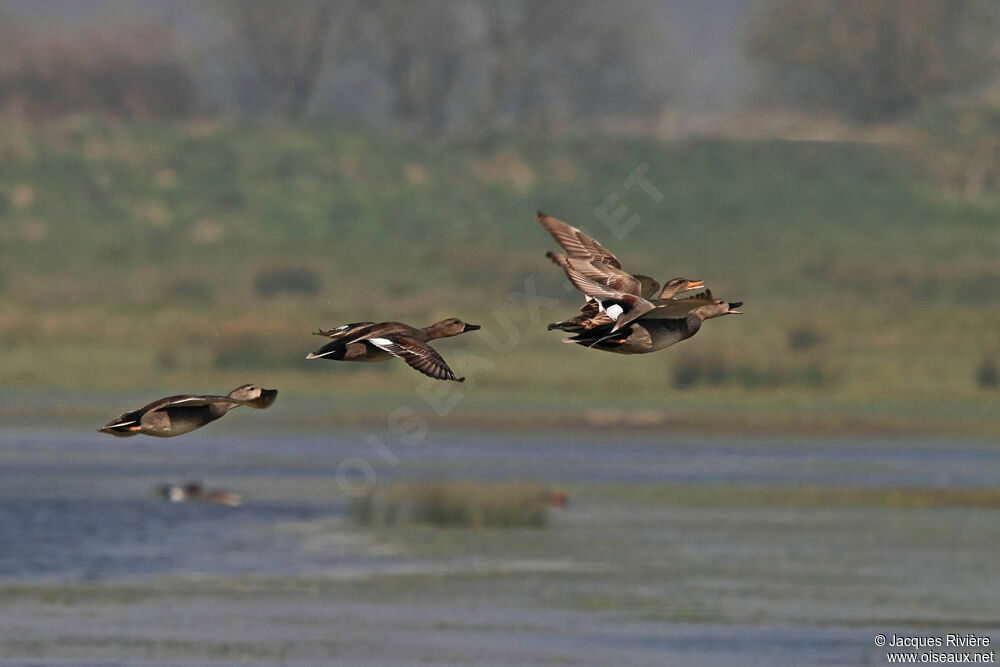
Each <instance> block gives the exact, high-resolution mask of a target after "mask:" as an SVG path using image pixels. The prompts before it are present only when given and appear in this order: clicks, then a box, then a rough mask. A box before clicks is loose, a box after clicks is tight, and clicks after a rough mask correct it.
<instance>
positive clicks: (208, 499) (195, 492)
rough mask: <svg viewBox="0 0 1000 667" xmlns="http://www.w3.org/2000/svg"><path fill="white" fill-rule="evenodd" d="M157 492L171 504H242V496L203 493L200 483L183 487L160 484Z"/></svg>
mask: <svg viewBox="0 0 1000 667" xmlns="http://www.w3.org/2000/svg"><path fill="white" fill-rule="evenodd" d="M159 491H160V496H161V497H162V498H163V499H164V500H169V501H170V502H172V503H185V502H205V503H215V504H216V505H226V506H228V507H239V506H240V505H242V504H243V496H241V495H240V494H238V493H233V492H232V491H222V490H218V489H216V490H212V491H205V490H204V488H203V487H202V485H201V482H188V483H187V484H185V485H183V486H181V485H180V484H161V485H160V489H159Z"/></svg>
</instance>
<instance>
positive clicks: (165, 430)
mask: <svg viewBox="0 0 1000 667" xmlns="http://www.w3.org/2000/svg"><path fill="white" fill-rule="evenodd" d="M277 396H278V391H277V390H276V389H263V388H261V387H258V386H257V385H253V384H245V385H243V386H241V387H237V388H236V389H233V390H232V391H231V392H229V395H228V396H194V395H191V394H182V395H180V396H168V397H166V398H161V399H160V400H158V401H153V402H152V403H150V404H149V405H145V406H143V407H141V408H139V409H138V410H133V411H132V412H126V413H124V414H122V415H121V416H119V417H118V418H117V419H113V420H112V421H110V422H108V423H107V424H105V425H104V426H103V427H102V428H101V429H100V431H101V432H102V433H110V434H111V435H114V436H118V437H119V438H127V437H129V436H133V435H137V434H139V433H142V434H144V435H152V436H156V437H158V438H170V437H173V436H175V435H183V434H184V433H190V432H191V431H193V430H195V429H198V428H201V427H202V426H204V425H205V424H208V423H209V422H213V421H215V420H216V419H219V418H220V417H222V416H223V415H225V414H226V413H227V412H229V411H230V410H232V409H233V408H235V407H238V406H240V405H248V406H250V407H252V408H258V409H261V410H262V409H264V408H266V407H268V406H270V405H271V404H272V403H274V399H275V398H277Z"/></svg>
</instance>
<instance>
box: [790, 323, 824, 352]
mask: <svg viewBox="0 0 1000 667" xmlns="http://www.w3.org/2000/svg"><path fill="white" fill-rule="evenodd" d="M822 341H823V336H822V335H820V333H819V332H817V331H816V330H815V329H811V328H809V327H797V328H795V329H792V330H791V331H789V332H788V347H790V348H791V349H792V350H794V351H795V352H804V351H805V350H811V349H812V348H814V347H816V346H817V345H819V344H820V343H821V342H822Z"/></svg>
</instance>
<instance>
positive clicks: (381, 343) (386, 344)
mask: <svg viewBox="0 0 1000 667" xmlns="http://www.w3.org/2000/svg"><path fill="white" fill-rule="evenodd" d="M368 342H369V343H371V344H372V345H374V346H375V347H378V348H381V349H383V350H385V351H386V352H389V351H391V348H394V347H396V344H395V343H393V342H392V341H391V340H389V339H388V338H369V339H368Z"/></svg>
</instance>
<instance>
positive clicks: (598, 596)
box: [0, 425, 1000, 664]
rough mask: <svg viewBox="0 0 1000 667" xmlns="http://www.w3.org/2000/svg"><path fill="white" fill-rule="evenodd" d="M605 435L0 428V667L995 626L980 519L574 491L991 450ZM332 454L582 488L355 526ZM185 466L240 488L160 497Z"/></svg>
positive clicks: (745, 648) (375, 464) (801, 481)
mask: <svg viewBox="0 0 1000 667" xmlns="http://www.w3.org/2000/svg"><path fill="white" fill-rule="evenodd" d="M213 427H214V425H213ZM210 428H212V427H210ZM608 439H609V438H607V437H604V436H602V437H596V438H583V439H581V438H579V437H575V436H573V435H567V434H559V433H541V434H531V435H529V434H525V433H514V434H474V433H467V432H465V433H458V432H445V433H437V434H433V436H432V437H428V438H427V439H426V441H425V442H423V443H421V444H419V445H404V444H402V443H399V442H394V441H392V440H391V439H390V438H387V437H380V438H379V441H378V442H377V443H376V442H373V440H372V438H371V435H370V434H367V433H360V432H359V433H355V432H340V433H333V434H317V433H308V432H300V433H296V434H293V435H291V436H289V435H288V434H287V433H284V432H281V433H279V432H268V431H261V430H255V431H250V430H234V429H233V428H216V429H215V430H214V431H213V432H211V433H209V429H203V430H202V431H199V432H198V433H195V434H192V435H190V436H188V437H186V438H178V439H174V440H166V441H164V440H155V439H141V438H132V439H129V440H114V439H111V438H108V437H106V436H101V435H99V434H96V433H88V432H82V431H69V430H47V431H46V430H43V431H40V432H39V431H37V430H34V429H13V428H7V429H3V430H0V660H12V661H15V662H18V661H25V662H32V663H37V664H46V663H51V664H56V663H61V662H65V663H68V664H75V663H76V662H77V661H81V660H82V661H84V662H86V661H87V660H89V661H92V662H94V663H104V662H115V661H118V662H122V663H129V664H131V663H135V662H144V663H150V664H231V663H232V662H234V661H237V660H239V661H240V662H248V663H259V664H273V663H277V662H284V663H288V664H326V663H328V662H329V661H331V660H333V659H334V656H339V660H341V661H343V662H346V663H358V664H410V663H412V662H414V661H421V662H426V663H431V664H528V663H535V664H549V663H553V664H554V663H559V664H565V663H569V664H608V662H615V663H617V664H664V663H670V662H674V663H678V664H690V663H698V664H804V663H844V664H855V663H859V662H864V661H874V662H876V663H877V662H878V660H877V659H878V654H877V653H874V652H873V651H874V648H873V647H872V646H871V642H870V637H871V636H873V634H874V632H875V631H879V632H886V631H893V630H895V629H897V628H901V627H907V626H908V625H909V624H912V623H917V624H918V625H921V626H926V625H927V624H932V625H933V624H947V623H948V622H949V620H951V621H954V623H953V624H954V625H955V626H956V627H954V628H953V629H954V630H963V629H965V628H966V627H968V628H969V629H971V628H973V627H975V628H980V629H981V630H982V628H983V625H984V624H986V625H988V624H989V619H991V618H992V619H995V618H998V617H1000V615H998V613H997V612H1000V608H997V605H998V602H997V601H998V600H1000V590H998V584H997V583H996V582H995V578H990V575H991V573H992V572H993V566H994V563H995V557H994V556H993V554H994V553H995V550H996V547H997V546H1000V543H998V542H1000V540H998V532H997V531H998V529H997V528H996V527H995V524H996V523H997V522H996V521H995V520H994V519H993V513H994V511H993V510H992V509H962V508H940V509H935V508H927V509H918V510H898V509H897V510H894V509H892V508H855V507H841V508H829V509H825V508H810V509H801V508H782V507H766V508H757V509H755V508H741V507H730V508H727V507H726V506H725V505H724V504H723V505H722V506H719V507H660V506H657V505H656V504H655V503H654V504H651V505H650V504H644V505H643V504H640V505H635V504H629V503H630V502H631V501H626V500H622V501H615V500H614V498H613V495H612V496H609V497H611V500H602V499H601V498H603V496H600V494H597V495H596V496H594V497H593V498H588V496H587V493H586V490H587V489H590V488H595V489H596V488H602V485H607V484H618V485H620V484H634V485H650V486H653V487H655V486H657V485H670V484H694V485H703V484H704V485H716V484H722V485H725V484H729V483H739V484H745V485H751V486H753V485H759V486H760V487H761V488H777V487H781V486H783V485H824V486H833V487H844V486H851V487H855V486H872V487H932V488H948V489H958V488H969V487H1000V452H998V451H996V450H995V449H993V448H992V447H990V446H989V444H988V443H974V442H973V443H967V444H964V445H955V444H947V443H944V442H935V441H931V440H917V441H909V440H884V441H865V442H859V441H856V440H850V439H842V440H796V439H767V438H752V439H742V438H740V439H737V438H721V437H719V438H696V437H691V438H675V439H672V440H670V441H668V442H664V441H663V439H662V438H655V437H650V436H637V437H631V438H628V439H624V438H614V439H613V440H614V441H613V442H607V440H608ZM349 457H354V458H355V459H363V460H365V461H366V462H367V463H368V464H370V465H371V467H372V470H374V471H375V475H376V477H377V479H378V481H379V482H384V481H391V480H395V479H427V480H436V479H480V480H509V479H520V480H537V481H545V482H550V481H558V482H559V483H562V484H570V485H573V484H575V485H577V486H576V487H574V488H579V489H582V490H581V491H580V494H581V496H582V497H573V498H571V504H570V508H569V509H568V510H567V511H566V512H565V513H564V514H560V515H558V516H556V517H554V519H553V522H552V525H551V526H550V527H549V528H547V529H544V530H542V531H535V532H531V531H514V532H513V533H509V534H505V533H496V532H490V531H486V532H484V533H476V532H475V531H461V530H459V531H437V530H433V529H420V528H412V529H402V530H400V531H396V532H393V531H386V530H381V531H379V530H374V531H368V532H366V531H364V530H361V529H357V528H355V527H353V526H352V525H351V524H350V522H349V521H347V519H346V518H345V517H346V511H347V503H348V499H347V498H346V497H345V496H344V495H343V493H342V492H341V489H340V487H339V486H338V484H337V470H338V466H339V465H340V464H341V463H342V462H343V461H344V460H345V459H347V458H349ZM190 480H201V481H203V482H204V483H205V485H206V486H207V487H210V488H212V487H225V488H228V489H230V490H233V491H236V492H239V493H242V494H244V495H245V497H246V500H247V502H246V504H245V505H244V506H242V507H239V508H230V507H224V506H217V505H210V504H196V503H168V502H164V501H162V500H160V499H158V498H157V497H156V496H155V493H154V490H155V488H156V486H157V485H158V484H160V483H163V482H175V483H182V482H186V481H190ZM713 488H714V487H713ZM903 554H905V558H902V555H903ZM192 600H194V602H192ZM994 639H995V640H997V641H1000V636H996V637H994ZM81 656H83V657H81ZM882 657H883V658H884V656H882Z"/></svg>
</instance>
